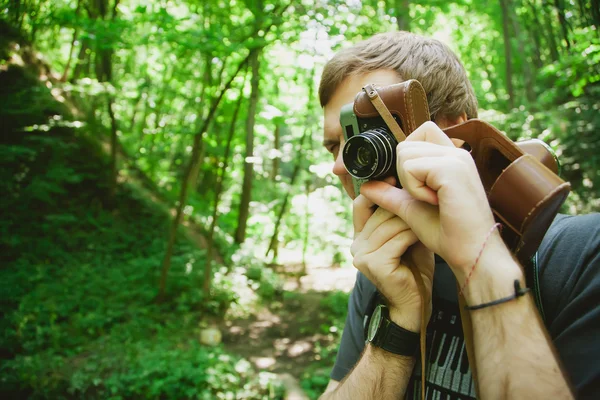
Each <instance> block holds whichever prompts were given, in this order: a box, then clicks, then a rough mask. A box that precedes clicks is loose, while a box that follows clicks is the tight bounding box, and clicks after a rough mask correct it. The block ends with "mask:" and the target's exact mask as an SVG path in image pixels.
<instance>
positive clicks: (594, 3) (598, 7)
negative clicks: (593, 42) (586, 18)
mask: <svg viewBox="0 0 600 400" xmlns="http://www.w3.org/2000/svg"><path fill="white" fill-rule="evenodd" d="M590 3H591V10H592V23H593V24H594V25H595V26H596V32H598V28H599V27H600V0H591V1H590Z"/></svg>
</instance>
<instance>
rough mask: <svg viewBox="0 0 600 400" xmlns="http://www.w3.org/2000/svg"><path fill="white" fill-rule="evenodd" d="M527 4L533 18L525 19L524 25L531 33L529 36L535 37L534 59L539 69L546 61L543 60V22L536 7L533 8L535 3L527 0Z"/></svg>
mask: <svg viewBox="0 0 600 400" xmlns="http://www.w3.org/2000/svg"><path fill="white" fill-rule="evenodd" d="M527 4H528V5H529V7H530V8H531V12H530V13H529V14H530V15H531V18H532V20H525V21H524V23H523V25H524V26H525V29H526V30H527V32H528V33H529V36H530V37H531V38H532V39H533V43H534V49H533V51H534V58H533V61H534V64H535V67H536V68H537V69H540V68H542V67H543V66H544V63H543V62H542V42H541V40H540V27H541V26H542V24H541V23H540V20H539V18H538V16H537V11H536V10H535V8H533V5H532V4H531V3H530V2H527Z"/></svg>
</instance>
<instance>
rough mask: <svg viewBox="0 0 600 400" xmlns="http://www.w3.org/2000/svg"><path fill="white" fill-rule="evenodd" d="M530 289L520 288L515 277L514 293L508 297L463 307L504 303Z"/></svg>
mask: <svg viewBox="0 0 600 400" xmlns="http://www.w3.org/2000/svg"><path fill="white" fill-rule="evenodd" d="M530 290H531V289H529V288H525V289H522V288H521V283H520V282H519V280H518V279H515V294H512V295H510V296H508V297H503V298H501V299H498V300H494V301H490V302H489V303H483V304H478V305H476V306H465V308H466V309H467V310H471V311H472V310H479V309H481V308H486V307H491V306H495V305H496V304H502V303H506V302H508V301H511V300H514V299H517V298H519V297H521V296H523V295H525V293H527V292H529V291H530Z"/></svg>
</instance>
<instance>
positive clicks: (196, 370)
mask: <svg viewBox="0 0 600 400" xmlns="http://www.w3.org/2000/svg"><path fill="white" fill-rule="evenodd" d="M12 68H14V71H17V72H10V74H11V76H13V77H14V76H18V77H19V79H18V80H17V81H16V82H15V85H14V87H15V88H18V89H15V90H22V91H23V92H27V93H38V92H39V93H41V94H40V95H39V99H45V100H44V101H45V102H46V103H44V104H45V105H44V106H43V107H40V106H39V104H38V103H36V102H31V104H33V106H32V107H29V108H28V107H26V106H24V105H23V104H21V105H19V106H18V107H16V106H15V107H12V106H10V107H5V108H3V109H2V112H3V115H2V118H4V117H5V116H6V115H7V114H10V113H12V112H13V110H19V112H20V113H21V115H23V118H24V120H27V121H30V122H36V125H37V126H31V127H30V128H27V129H24V130H23V129H21V130H19V129H14V130H11V131H8V132H7V133H9V135H3V143H1V148H2V150H3V151H4V154H3V157H2V158H1V160H2V161H1V166H2V168H1V171H2V172H1V174H2V175H1V176H0V178H1V179H0V181H1V183H0V184H1V185H2V187H1V189H2V191H3V192H4V193H10V194H11V196H8V197H3V198H2V207H1V210H2V212H1V214H0V217H1V218H2V221H3V224H2V235H1V242H0V246H1V248H2V252H1V254H2V256H1V259H2V264H3V268H2V269H0V312H1V313H2V315H3V318H2V322H1V323H0V332H1V334H0V353H1V354H2V358H3V360H2V364H1V370H2V393H3V394H4V395H8V396H9V397H23V396H26V397H28V398H62V397H65V396H67V397H84V398H109V397H110V398H165V397H166V398H207V399H213V398H256V399H259V398H279V397H280V396H281V394H282V392H281V388H280V387H279V386H278V384H277V383H276V382H275V381H274V377H273V376H271V375H269V374H266V373H257V372H255V371H254V370H253V368H252V367H251V365H250V364H249V363H248V362H247V361H246V360H244V359H241V358H239V357H235V356H232V355H229V354H228V353H227V352H226V351H225V350H224V349H223V348H222V347H217V348H207V347H204V346H202V345H201V344H200V343H199V329H200V324H199V321H201V320H202V319H203V318H205V317H207V316H211V315H213V316H219V317H222V316H223V315H224V314H225V313H226V312H227V310H228V309H229V308H230V306H231V304H232V303H233V302H236V301H237V298H238V296H237V293H238V292H240V291H241V290H240V287H239V286H238V285H239V284H241V285H242V289H243V285H244V282H241V283H240V282H233V281H232V279H231V278H229V277H226V276H225V277H222V278H221V279H216V280H215V284H214V286H213V288H212V293H211V299H210V301H206V296H205V295H204V294H203V293H202V292H201V291H200V290H199V287H201V282H202V269H201V268H198V267H199V266H200V265H202V259H203V255H204V251H201V250H198V249H197V248H195V246H193V245H192V244H191V243H190V242H188V241H180V245H179V246H178V248H177V249H176V252H175V256H174V259H173V264H174V266H173V274H172V277H171V280H170V284H169V287H168V297H167V299H166V300H165V301H164V302H162V303H158V302H156V295H157V281H158V272H159V270H158V268H157V266H158V265H160V262H161V259H162V257H163V254H164V240H163V238H162V237H163V236H164V233H163V234H158V235H157V234H156V232H164V231H165V227H166V226H167V224H168V216H167V214H166V213H165V212H164V210H163V209H161V208H160V207H158V206H157V205H156V204H155V203H154V202H152V201H149V199H148V198H147V197H146V196H145V193H143V192H141V191H139V189H138V188H137V186H136V185H134V184H123V185H121V187H120V190H119V192H118V193H117V198H116V202H115V204H116V205H117V206H116V207H110V206H109V204H110V202H109V200H108V198H107V196H106V188H107V186H108V182H107V180H108V176H107V174H106V173H105V172H104V171H105V168H104V167H103V166H105V165H106V164H107V157H106V156H105V155H104V153H103V152H102V150H101V149H100V147H99V146H98V144H97V143H95V142H92V141H91V140H90V138H89V137H88V136H87V135H85V134H84V133H83V132H80V131H79V130H77V129H75V128H73V127H69V126H68V125H73V124H72V123H70V124H69V123H67V122H66V121H63V120H62V116H60V115H58V114H54V116H53V117H52V118H50V120H48V116H46V118H45V119H43V118H42V115H44V113H48V112H49V111H48V110H55V108H54V107H55V106H56V105H55V104H54V101H53V100H50V99H51V97H49V94H48V90H47V89H46V88H45V87H43V86H41V85H38V84H36V83H35V81H34V80H27V74H25V73H24V72H19V70H18V69H17V68H16V67H12ZM0 77H2V78H4V77H5V76H4V74H0ZM36 85H37V86H36ZM32 86H36V87H32ZM2 101H4V102H5V104H15V103H14V102H18V101H21V100H20V96H11V97H7V98H5V97H2ZM7 102H8V103H7ZM10 102H12V103H10ZM38 110H41V111H38ZM53 112H54V111H53ZM50 115H51V116H52V114H50ZM42 122H46V123H45V124H44V123H42ZM75 125H76V126H78V124H75ZM236 396H237V397H236Z"/></svg>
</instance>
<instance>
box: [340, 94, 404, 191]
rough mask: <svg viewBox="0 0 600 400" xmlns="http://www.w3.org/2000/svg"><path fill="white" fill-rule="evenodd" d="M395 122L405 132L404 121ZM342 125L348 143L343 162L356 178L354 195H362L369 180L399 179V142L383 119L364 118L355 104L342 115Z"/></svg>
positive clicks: (343, 153) (343, 154)
mask: <svg viewBox="0 0 600 400" xmlns="http://www.w3.org/2000/svg"><path fill="white" fill-rule="evenodd" d="M394 119H395V120H396V122H397V123H398V125H400V127H401V128H402V121H401V120H400V118H399V117H398V116H394ZM340 124H341V125H342V131H343V134H344V139H345V140H346V143H345V144H344V148H343V149H342V160H343V162H344V166H345V167H346V170H347V171H348V173H349V174H350V176H352V181H353V182H354V193H356V194H358V193H359V191H360V185H362V184H363V183H364V182H366V181H368V180H371V179H384V178H386V177H388V176H396V146H397V145H398V140H397V139H396V137H394V135H393V134H392V132H391V131H390V129H389V128H388V126H387V125H386V123H385V122H384V120H383V118H381V116H373V117H370V118H360V117H358V116H357V115H356V114H355V113H354V103H350V104H346V105H344V106H343V107H342V109H341V111H340Z"/></svg>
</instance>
